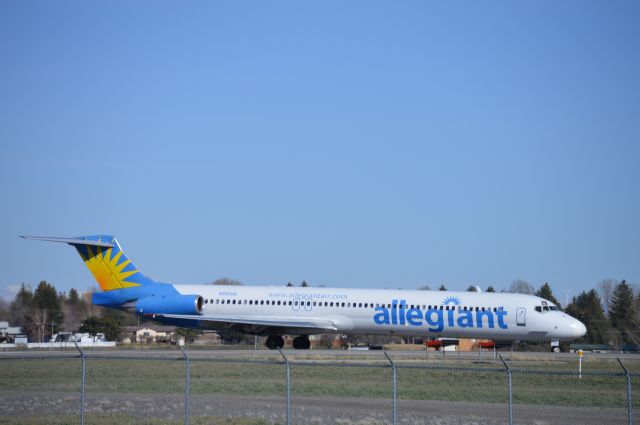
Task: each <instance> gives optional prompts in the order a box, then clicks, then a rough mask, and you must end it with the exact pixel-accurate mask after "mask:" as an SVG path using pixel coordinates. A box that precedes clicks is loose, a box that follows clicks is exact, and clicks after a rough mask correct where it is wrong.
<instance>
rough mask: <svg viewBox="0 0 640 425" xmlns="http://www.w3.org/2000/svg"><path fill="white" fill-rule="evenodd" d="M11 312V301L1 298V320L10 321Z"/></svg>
mask: <svg viewBox="0 0 640 425" xmlns="http://www.w3.org/2000/svg"><path fill="white" fill-rule="evenodd" d="M10 317H11V314H10V313H9V303H7V302H6V301H5V300H3V299H2V298H0V320H3V321H7V322H8V321H9V320H10V319H9V318H10Z"/></svg>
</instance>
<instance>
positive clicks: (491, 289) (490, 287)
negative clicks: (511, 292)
mask: <svg viewBox="0 0 640 425" xmlns="http://www.w3.org/2000/svg"><path fill="white" fill-rule="evenodd" d="M486 292H496V290H495V289H493V286H491V285H489V287H488V288H487V291H486Z"/></svg>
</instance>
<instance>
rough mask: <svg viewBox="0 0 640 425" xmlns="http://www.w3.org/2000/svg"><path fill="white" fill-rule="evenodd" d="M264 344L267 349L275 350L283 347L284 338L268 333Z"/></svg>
mask: <svg viewBox="0 0 640 425" xmlns="http://www.w3.org/2000/svg"><path fill="white" fill-rule="evenodd" d="M266 345H267V348H268V349H269V350H276V349H278V348H282V347H284V339H282V337H281V336H280V335H269V336H268V337H267V343H266Z"/></svg>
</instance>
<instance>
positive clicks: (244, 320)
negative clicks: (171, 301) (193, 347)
mask: <svg viewBox="0 0 640 425" xmlns="http://www.w3.org/2000/svg"><path fill="white" fill-rule="evenodd" d="M155 316H156V317H163V318H167V319H174V320H186V321H197V322H198V323H199V326H201V327H203V328H210V329H216V330H231V331H238V332H245V333H250V334H258V335H263V334H269V333H282V334H300V335H302V334H306V335H308V334H318V333H326V332H335V331H337V330H338V328H337V327H336V325H335V324H334V323H333V322H331V321H329V320H313V319H304V320H302V319H300V318H297V317H273V318H269V319H265V318H264V316H254V315H227V314H225V315H195V314H194V315H186V314H156V315H155Z"/></svg>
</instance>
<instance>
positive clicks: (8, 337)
mask: <svg viewBox="0 0 640 425" xmlns="http://www.w3.org/2000/svg"><path fill="white" fill-rule="evenodd" d="M20 334H22V329H21V328H20V327H18V326H9V322H0V344H2V343H3V342H5V343H13V342H14V341H15V338H16V336H17V335H20Z"/></svg>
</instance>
